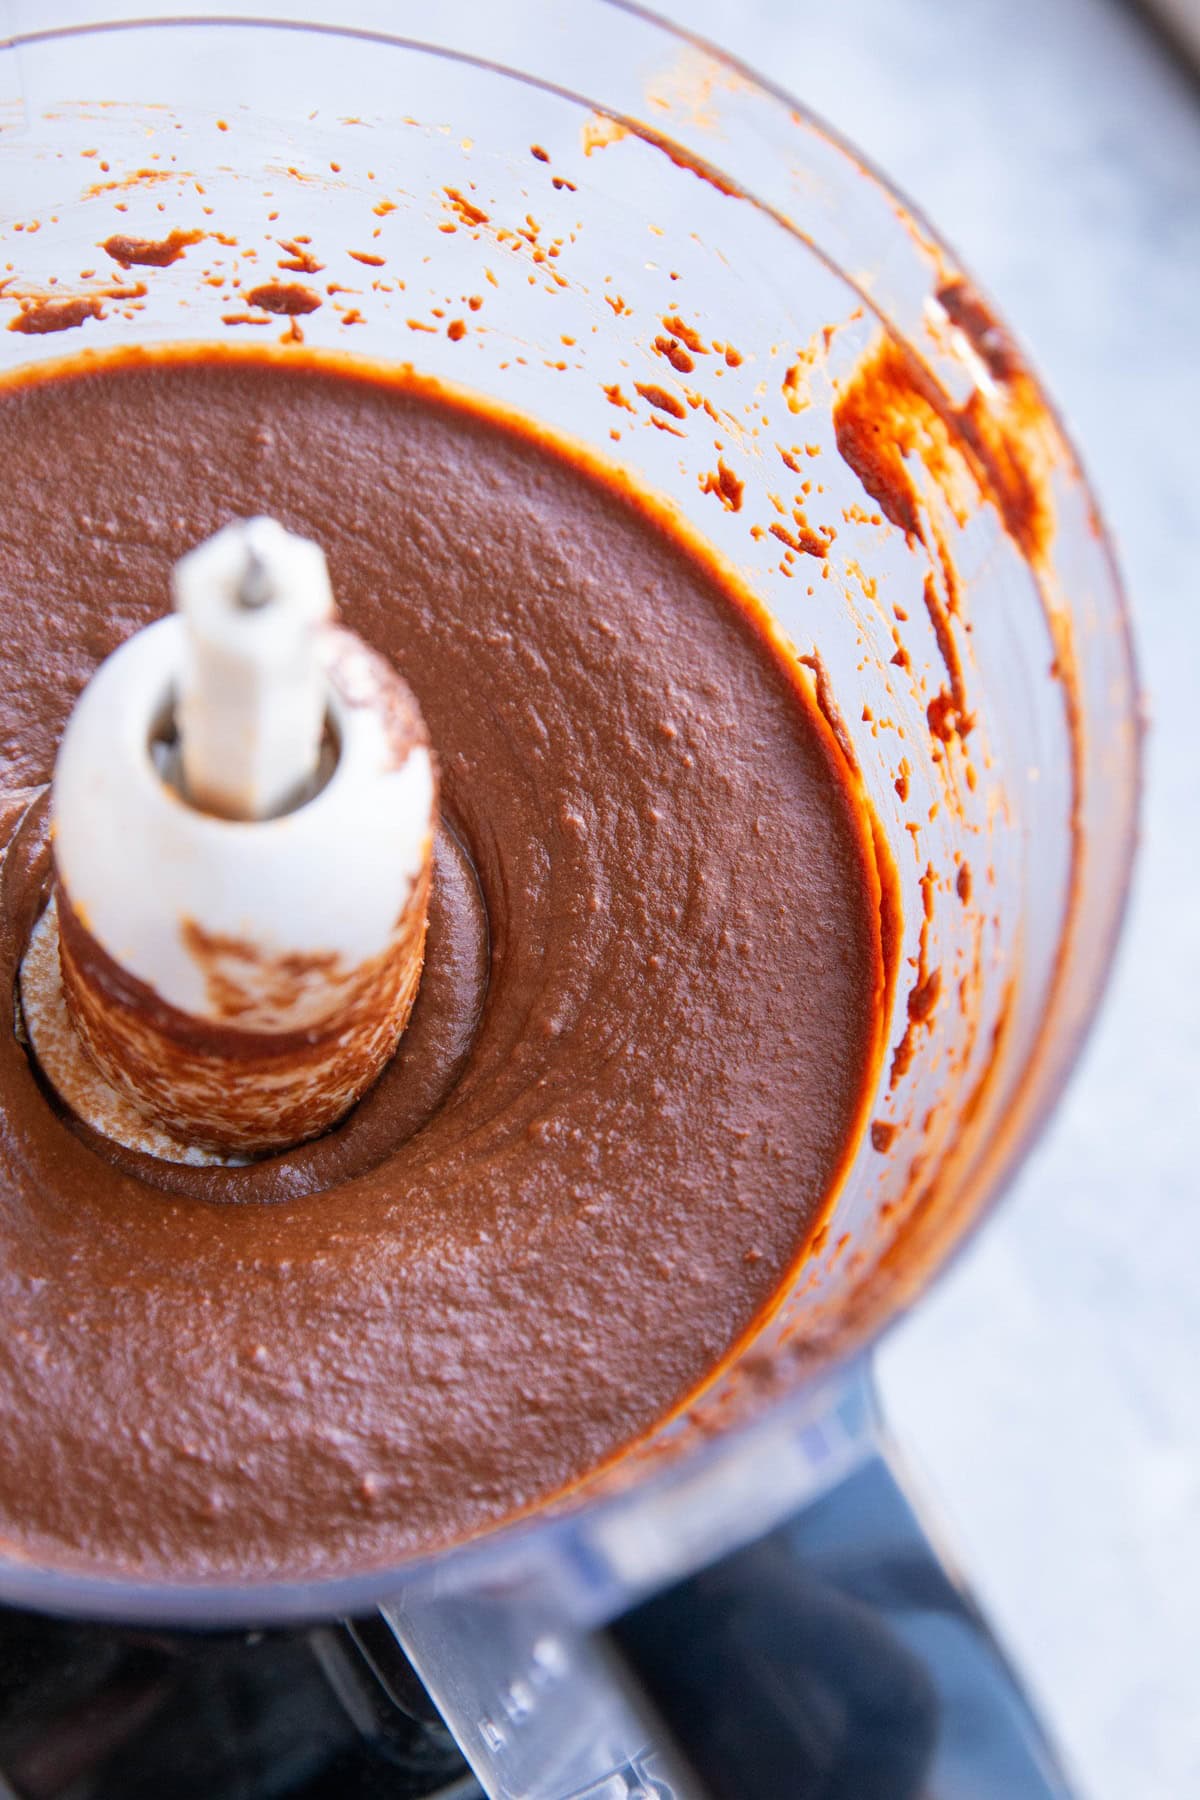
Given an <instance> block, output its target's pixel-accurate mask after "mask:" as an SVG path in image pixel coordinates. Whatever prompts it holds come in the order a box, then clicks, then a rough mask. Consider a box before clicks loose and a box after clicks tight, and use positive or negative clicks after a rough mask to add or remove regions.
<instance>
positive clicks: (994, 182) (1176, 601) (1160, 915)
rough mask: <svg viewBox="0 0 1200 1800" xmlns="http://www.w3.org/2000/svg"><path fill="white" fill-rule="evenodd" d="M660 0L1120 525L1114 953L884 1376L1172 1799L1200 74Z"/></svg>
mask: <svg viewBox="0 0 1200 1800" xmlns="http://www.w3.org/2000/svg"><path fill="white" fill-rule="evenodd" d="M658 9H659V10H660V11H661V12H663V13H665V14H667V15H668V16H671V17H673V18H675V19H677V20H678V22H679V23H680V24H684V25H687V26H689V27H690V28H691V29H692V30H694V31H696V32H699V33H700V34H702V35H705V36H708V37H709V38H711V39H712V40H713V41H714V42H716V43H719V44H723V45H724V46H725V47H727V48H728V49H730V50H732V51H733V52H735V53H736V54H737V55H739V56H741V57H743V58H744V59H745V60H746V61H747V62H748V63H750V64H751V65H752V66H757V67H760V68H766V69H769V71H770V73H771V75H772V77H773V78H774V79H775V80H776V81H777V82H779V83H781V84H782V85H783V86H784V87H787V88H790V89H791V91H792V92H793V93H795V94H797V95H798V96H799V97H800V98H801V99H802V100H804V101H805V102H806V103H807V104H809V105H810V106H812V107H813V108H814V110H815V111H817V112H818V113H820V114H823V115H824V116H825V117H826V118H827V119H829V120H830V122H831V123H833V124H834V125H836V126H837V127H838V128H839V129H841V130H842V131H843V132H844V133H845V134H846V136H847V137H849V138H850V140H851V141H852V142H854V143H857V144H858V145H859V146H860V147H861V148H862V149H863V150H865V151H866V152H867V153H868V154H869V155H870V156H871V157H872V158H873V159H874V160H875V161H876V162H877V163H878V164H879V165H880V166H881V167H882V168H884V169H885V170H887V172H888V173H889V174H890V175H891V176H892V178H893V179H894V180H895V181H896V182H897V183H898V184H899V186H900V187H901V188H902V189H905V190H906V191H907V192H908V193H909V194H911V195H912V196H913V198H914V199H916V200H917V201H918V202H919V203H920V204H921V205H922V207H923V208H924V209H925V210H926V212H927V213H928V214H929V216H930V217H931V218H932V219H933V220H934V222H935V223H936V224H937V225H938V226H939V227H940V229H941V230H942V231H943V232H944V233H945V235H946V236H947V237H948V239H949V241H950V242H951V243H952V244H953V245H954V246H955V248H956V249H957V250H958V251H959V252H960V253H961V255H962V257H963V260H964V262H965V263H966V265H967V267H968V268H970V269H971V270H972V271H973V273H974V274H975V275H976V276H977V278H978V279H979V281H980V282H981V284H982V285H983V287H984V288H985V290H987V291H989V292H990V293H991V295H992V298H993V299H994V300H995V301H996V303H997V305H998V307H999V309H1000V311H1001V313H1002V314H1003V315H1004V316H1005V317H1006V318H1007V319H1008V321H1009V322H1010V324H1011V325H1012V326H1013V328H1014V330H1015V331H1016V333H1017V335H1018V337H1019V338H1020V339H1021V340H1023V342H1024V343H1025V345H1026V347H1027V348H1028V350H1029V351H1030V353H1031V355H1032V358H1033V361H1034V363H1035V365H1036V366H1037V368H1038V369H1039V371H1040V372H1041V374H1042V375H1043V377H1044V379H1045V380H1046V382H1047V385H1048V386H1049V388H1050V391H1051V393H1052V394H1053V395H1054V396H1055V398H1056V399H1057V401H1058V402H1059V404H1060V406H1061V408H1062V410H1063V412H1064V414H1065V416H1066V419H1067V421H1068V424H1069V426H1070V428H1071V430H1072V432H1073V435H1074V436H1075V439H1076V442H1077V443H1078V445H1079V446H1080V448H1081V450H1082V453H1083V458H1084V462H1085V464H1086V466H1087V467H1088V469H1089V471H1090V473H1091V475H1092V477H1093V480H1094V482H1095V484H1096V487H1097V489H1098V492H1099V496H1100V500H1101V504H1102V507H1103V510H1104V512H1105V514H1106V516H1107V518H1108V520H1109V522H1110V525H1111V526H1112V528H1113V531H1114V533H1115V536H1116V539H1117V545H1118V550H1119V553H1120V556H1121V561H1122V564H1123V568H1124V573H1125V576H1126V580H1127V583H1128V586H1129V590H1130V594H1131V598H1132V602H1133V607H1134V614H1135V627H1136V630H1137V637H1138V643H1139V649H1140V652H1141V659H1142V668H1143V676H1144V681H1145V685H1146V688H1147V690H1148V692H1149V696H1150V707H1151V716H1152V720H1153V731H1152V735H1151V739H1150V744H1149V762H1150V766H1149V789H1148V793H1147V797H1146V804H1145V813H1144V846H1143V852H1142V857H1141V863H1140V869H1139V874H1138V878H1137V883H1136V889H1135V894H1134V901H1133V909H1132V915H1131V917H1130V921H1129V925H1128V929H1127V931H1126V935H1125V939H1124V943H1123V945H1122V949H1121V952H1120V956H1119V959H1118V965H1117V968H1116V971H1115V975H1114V980H1113V984H1112V987H1111V990H1110V993H1109V996H1108V1000H1107V1003H1106V1006H1105V1009H1104V1012H1103V1015H1102V1018H1101V1021H1100V1025H1099V1027H1098V1029H1097V1031H1096V1032H1095V1034H1094V1036H1093V1038H1092V1040H1091V1043H1090V1046H1089V1048H1088V1051H1087V1053H1086V1055H1085V1057H1084V1059H1083V1062H1082V1064H1081V1066H1080V1068H1079V1070H1078V1072H1077V1074H1076V1077H1075V1079H1074V1081H1073V1083H1072V1086H1071V1088H1070V1090H1069V1093H1068V1096H1067V1098H1066V1101H1065V1103H1064V1105H1063V1106H1062V1108H1061V1110H1060V1111H1059V1113H1058V1115H1057V1118H1056V1120H1055V1122H1054V1124H1053V1126H1052V1128H1051V1130H1050V1132H1049V1133H1048V1135H1047V1136H1046V1138H1045V1139H1044V1140H1043V1142H1042V1144H1041V1146H1040V1147H1039V1149H1038V1150H1037V1152H1036V1153H1035V1155H1034V1156H1033V1158H1032V1159H1031V1161H1030V1162H1029V1164H1028V1165H1027V1167H1026V1169H1025V1171H1024V1173H1023V1174H1022V1176H1021V1178H1020V1180H1019V1182H1018V1184H1017V1186H1016V1188H1015V1190H1014V1192H1013V1194H1012V1195H1011V1197H1010V1199H1009V1201H1008V1204H1007V1205H1006V1207H1005V1208H1004V1209H1003V1210H1002V1211H1001V1212H1000V1213H999V1214H998V1215H997V1216H996V1217H995V1218H994V1219H993V1221H992V1222H991V1224H990V1225H989V1226H988V1227H987V1229H986V1230H985V1231H984V1232H983V1233H982V1235H981V1236H980V1237H979V1238H978V1240H977V1241H976V1242H975V1244H974V1245H973V1246H972V1247H971V1249H970V1250H969V1251H968V1253H967V1255H966V1256H965V1257H964V1258H963V1259H962V1260H960V1262H959V1263H958V1264H957V1265H956V1267H955V1268H954V1269H953V1270H952V1272H951V1273H950V1275H949V1276H948V1277H947V1278H946V1280H945V1281H944V1282H943V1283H942V1284H941V1286H940V1287H939V1288H938V1289H937V1291H936V1292H935V1293H934V1294H933V1295H932V1296H931V1297H930V1298H929V1299H928V1300H927V1301H926V1303H925V1304H924V1305H923V1306H922V1308H921V1309H920V1310H919V1312H918V1314H917V1315H916V1317H914V1318H913V1319H911V1320H909V1321H908V1322H907V1323H906V1324H904V1325H903V1326H902V1327H901V1328H900V1329H899V1330H898V1331H897V1332H896V1333H895V1334H894V1335H893V1337H892V1339H891V1340H890V1341H889V1342H888V1344H887V1345H886V1346H885V1348H884V1351H883V1354H882V1357H881V1377H882V1385H883V1389H884V1394H885V1398H886V1401H887V1405H888V1408H889V1411H890V1413H891V1416H892V1419H893V1422H894V1424H895V1426H896V1428H897V1430H898V1433H899V1435H900V1436H901V1438H902V1439H903V1440H904V1441H905V1442H906V1443H907V1445H908V1446H909V1448H910V1449H911V1451H912V1454H913V1460H914V1462H915V1464H916V1465H917V1468H918V1469H919V1471H920V1473H921V1476H922V1477H923V1480H924V1485H925V1487H926V1490H927V1491H928V1493H929V1495H930V1497H931V1499H932V1502H933V1506H934V1512H935V1514H937V1513H940V1514H941V1516H942V1518H943V1519H944V1520H945V1522H946V1523H947V1525H948V1527H949V1529H950V1535H951V1540H952V1542H954V1543H955V1544H956V1545H957V1547H958V1549H959V1551H960V1552H961V1555H962V1559H963V1561H964V1563H965V1564H966V1566H967V1568H968V1570H969V1571H970V1574H971V1577H972V1579H973V1581H974V1583H975V1585H976V1588H977V1591H978V1593H979V1595H980V1597H981V1599H982V1600H983V1602H984V1604H985V1605H986V1607H987V1608H988V1610H989V1611H990V1613H991V1615H992V1618H993V1620H994V1622H995V1623H996V1625H997V1627H998V1629H999V1630H1000V1632H1001V1634H1002V1636H1003V1637H1004V1638H1005V1639H1006V1641H1007V1642H1008V1644H1009V1646H1010V1647H1011V1649H1012V1650H1013V1651H1014V1652H1015V1654H1016V1656H1017V1658H1018V1660H1019V1661H1020V1662H1021V1663H1022V1664H1023V1666H1024V1668H1025V1670H1026V1672H1027V1674H1028V1675H1029V1677H1030V1679H1031V1681H1032V1683H1033V1685H1034V1687H1035V1688H1036V1690H1037V1692H1038V1695H1039V1698H1040V1700H1041V1703H1042V1706H1043V1710H1044V1712H1045V1713H1046V1715H1047V1717H1048V1719H1049V1721H1050V1724H1051V1726H1052V1729H1053V1730H1054V1732H1055V1733H1056V1735H1057V1736H1058V1738H1059V1741H1060V1742H1061V1744H1062V1746H1063V1748H1064V1751H1065V1753H1066V1756H1067V1759H1068V1761H1069V1763H1070V1765H1071V1766H1072V1768H1073V1770H1074V1771H1075V1773H1076V1775H1077V1778H1078V1781H1079V1784H1080V1787H1081V1790H1082V1792H1083V1793H1084V1794H1085V1795H1087V1796H1090V1797H1091V1800H1191V1797H1193V1796H1196V1795H1200V1706H1198V1704H1197V1679H1198V1677H1200V1627H1198V1620H1200V1542H1198V1532H1197V1524H1198V1520H1200V1379H1198V1375H1200V1295H1198V1276H1197V1271H1198V1269H1200V1181H1198V1179H1197V1175H1196V1158H1195V1153H1194V1150H1193V1142H1192V1133H1193V1128H1194V1125H1195V1123H1196V1122H1197V1120H1200V1009H1198V1006H1197V1000H1198V998H1200V955H1198V948H1197V945H1198V938H1200V930H1198V922H1200V904H1198V902H1197V898H1196V892H1197V885H1198V880H1200V830H1198V824H1200V779H1198V775H1197V768H1196V762H1197V751H1198V750H1200V701H1198V700H1197V698H1196V696H1195V694H1194V692H1193V688H1194V684H1195V679H1196V671H1197V669H1200V444H1198V437H1197V428H1198V422H1200V348H1198V322H1200V87H1197V86H1196V85H1194V84H1193V83H1192V82H1191V81H1190V79H1189V77H1188V76H1187V75H1186V74H1184V73H1183V72H1181V70H1180V69H1179V68H1178V67H1177V66H1175V65H1174V64H1172V62H1171V61H1170V59H1169V57H1168V55H1167V53H1166V52H1165V51H1164V49H1163V48H1162V46H1161V44H1160V42H1159V40H1158V39H1156V38H1155V36H1154V35H1153V34H1152V33H1151V32H1150V31H1149V30H1148V29H1147V28H1146V27H1145V26H1144V25H1143V24H1142V23H1141V22H1140V20H1139V19H1138V17H1137V16H1136V15H1134V14H1131V13H1129V12H1127V11H1126V10H1125V9H1124V8H1122V7H1120V6H1119V5H1117V4H1116V3H1115V0H959V3H958V4H956V5H950V4H947V3H946V0H832V4H830V3H828V0H827V3H826V4H825V5H823V6H820V7H818V6H817V5H816V4H815V0H743V3H742V5H741V7H740V9H738V10H737V11H734V10H733V9H730V8H729V7H728V5H727V4H723V3H718V0H687V4H686V5H684V4H681V3H680V0H658ZM1014 1800H1019V1796H1014Z"/></svg>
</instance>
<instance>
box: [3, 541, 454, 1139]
mask: <svg viewBox="0 0 1200 1800" xmlns="http://www.w3.org/2000/svg"><path fill="white" fill-rule="evenodd" d="M174 590H175V599H176V606H177V611H176V612H175V614H174V615H173V616H171V617H168V618H163V619H159V620H158V621H157V622H156V623H155V624H152V625H149V626H147V627H146V628H145V629H144V630H142V631H139V632H136V633H135V634H134V636H133V637H132V638H130V639H128V640H127V642H125V643H124V644H122V645H121V646H120V647H119V649H117V650H115V651H114V652H113V654H112V655H111V656H110V657H109V658H108V659H107V661H106V662H104V663H103V664H102V665H101V666H100V668H99V669H98V670H97V671H96V673H95V675H94V676H93V677H92V679H91V681H90V682H89V683H88V685H87V687H86V688H85V689H84V692H83V693H82V694H81V695H80V698H79V700H78V702H77V703H76V707H75V710H74V712H73V713H72V715H71V718H70V719H69V721H68V723H67V728H66V731H65V732H64V734H63V738H62V742H61V744H60V746H59V753H58V761H57V764H56V767H55V772H54V786H53V796H52V805H53V823H54V863H55V874H56V886H55V893H54V897H53V899H52V901H51V904H50V909H49V911H48V913H47V916H46V920H45V922H44V926H39V928H38V937H37V944H36V945H35V951H36V954H32V955H31V956H28V957H27V958H26V961H25V964H24V965H23V969H22V986H21V993H22V1002H23V1007H24V1012H25V1017H26V1021H27V1025H28V1029H29V1036H30V1040H31V1043H32V1046H33V1049H34V1053H35V1055H37V1056H38V1058H39V1061H40V1062H41V1064H42V1068H43V1072H44V1073H45V1074H46V1075H47V1078H48V1079H49V1080H50V1081H51V1083H52V1084H53V1085H54V1086H55V1087H56V1088H57V1089H58V1091H59V1093H60V1095H61V1096H62V1098H63V1099H64V1100H65V1101H66V1103H67V1104H68V1106H70V1107H71V1108H72V1110H74V1111H75V1112H76V1113H78V1114H79V1116H80V1117H82V1118H84V1119H85V1120H86V1121H87V1122H88V1123H91V1124H93V1125H94V1127H95V1128H96V1129H97V1130H102V1131H104V1132H105V1133H106V1134H107V1135H109V1136H112V1137H115V1138H118V1139H119V1140H120V1141H122V1142H125V1143H127V1144H133V1145H134V1146H135V1147H139V1148H152V1150H153V1153H154V1154H159V1155H168V1156H170V1155H178V1156H179V1157H181V1158H183V1157H187V1158H191V1157H192V1155H193V1153H194V1152H196V1151H197V1150H200V1151H204V1152H213V1153H216V1154H218V1155H229V1154H232V1155H234V1156H240V1155H245V1154H256V1153H260V1152H263V1151H266V1150H273V1149H280V1148H283V1147H285V1146H287V1145H290V1144H294V1143H297V1142H300V1141H302V1140H304V1139H306V1138H310V1137H313V1136H315V1135H317V1134H318V1133H319V1132H321V1131H324V1130H327V1129H328V1128H329V1126H331V1125H332V1124H334V1123H336V1121H337V1120H338V1119H340V1118H341V1117H342V1115H343V1114H344V1113H345V1112H346V1111H347V1110H348V1109H349V1107H350V1106H352V1105H353V1103H354V1102H355V1101H356V1100H357V1099H358V1098H359V1096H360V1095H361V1094H362V1093H363V1091H364V1090H365V1089H366V1087H367V1086H369V1084H370V1083H371V1082H372V1081H373V1080H374V1079H375V1077H376V1076H377V1075H378V1074H379V1073H380V1071H381V1070H382V1068H383V1066H384V1064H385V1063H386V1062H387V1060H388V1058H389V1057H390V1056H391V1055H392V1053H393V1051H394V1050H395V1047H396V1042H397V1040H398V1038H399V1036H400V1033H401V1032H402V1031H403V1029H404V1026H405V1024H406V1022H407V1019H408V1014H409V1010H410V1008H411V1006H412V1002H413V999H414V997H415V994H416V989H417V984H418V981H419V979H420V973H421V966H422V961H423V956H424V944H425V930H426V921H427V911H428V897H429V882H430V873H431V868H432V852H433V835H434V828H435V822H436V810H437V778H436V771H435V767H434V762H433V756H432V753H431V750H430V747H429V740H428V734H427V732H426V730H425V726H424V722H423V720H422V718H421V715H420V711H419V709H418V707H417V703H416V701H415V699H414V698H413V695H412V693H411V692H410V690H409V689H408V687H407V686H406V685H405V683H404V681H403V680H402V679H401V677H400V676H399V675H398V674H397V672H396V671H395V669H393V668H392V666H391V665H390V663H388V662H386V661H385V660H384V659H383V658H382V657H381V656H378V655H377V654H376V653H375V652H374V651H373V650H371V649H370V648H369V647H368V646H367V645H366V644H364V643H363V642H362V640H361V639H359V638H357V637H355V636H354V634H353V633H352V632H349V631H347V630H345V629H344V628H343V627H342V626H340V625H339V624H337V623H336V622H335V620H334V604H333V596H332V594H331V591H330V583H329V576H328V573H327V570H326V566H325V558H324V555H323V553H322V551H321V550H320V548H319V547H318V546H317V545H316V544H313V543H310V542H308V541H307V540H305V539H303V538H298V537H295V536H293V535H291V534H290V533H288V532H286V531H285V530H284V529H283V528H282V527H281V526H280V525H278V524H276V523H275V521H274V520H271V519H250V520H242V521H237V522H235V523H234V524H232V525H229V526H226V527H225V528H224V529H223V530H221V531H219V532H218V533H217V534H216V536H215V537H213V538H211V539H209V540H208V541H207V542H206V543H204V544H202V545H200V546H199V547H198V548H197V549H195V550H193V551H191V552H189V553H188V554H187V555H186V556H184V557H183V558H182V559H181V560H180V562H179V563H178V564H177V566H176V569H175V574H174ZM172 727H173V731H172ZM51 915H53V917H51ZM51 930H54V931H55V932H56V935H57V938H58V945H59V955H58V958H57V962H56V959H55V958H54V957H53V955H52V954H51V953H50V952H51V951H52V948H53V946H52V942H51V940H50V937H49V936H48V933H50V931H51ZM58 967H61V988H60V989H55V990H54V991H51V988H52V985H53V978H54V976H55V975H56V973H57V968H58ZM64 1000H65V1012H64V1005H63V1002H64ZM68 1016H69V1019H70V1023H71V1032H70V1033H65V1032H64V1030H63V1029H62V1025H63V1020H64V1018H66V1017H68ZM97 1081H99V1082H101V1083H103V1084H107V1087H106V1089H105V1091H104V1092H103V1093H100V1092H99V1091H98V1090H97V1091H93V1090H96V1084H97ZM147 1120H148V1121H150V1122H151V1123H152V1125H153V1132H152V1133H151V1134H150V1135H149V1136H147V1135H146V1132H145V1130H144V1122H145V1121H147ZM114 1121H115V1122H114ZM164 1133H165V1134H166V1148H164V1147H163V1142H164V1140H163V1136H162V1134H164ZM172 1145H174V1146H175V1147H174V1148H172Z"/></svg>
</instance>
